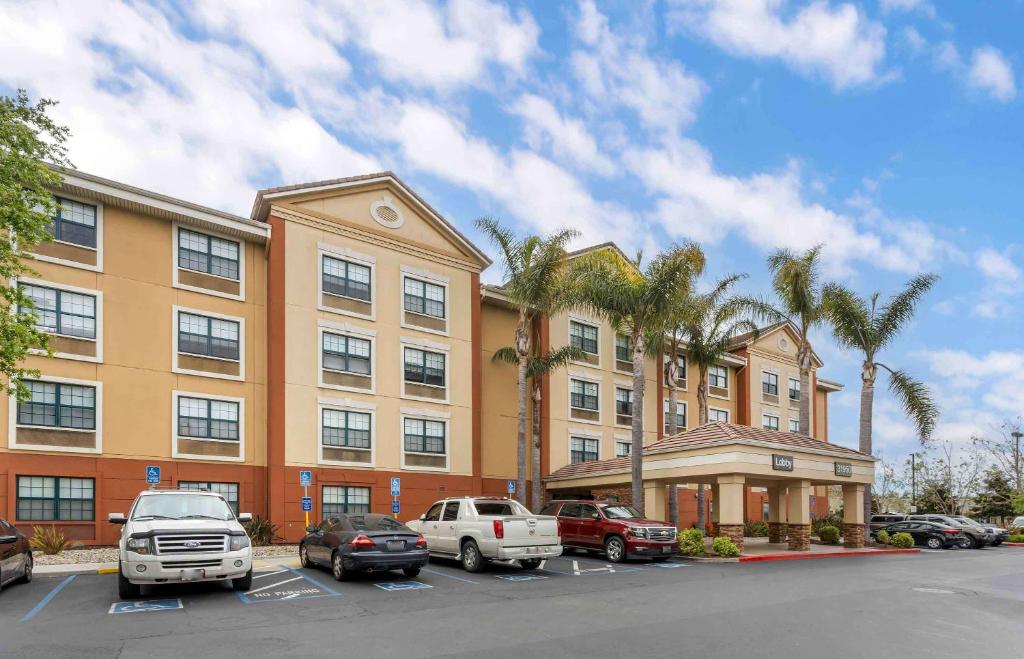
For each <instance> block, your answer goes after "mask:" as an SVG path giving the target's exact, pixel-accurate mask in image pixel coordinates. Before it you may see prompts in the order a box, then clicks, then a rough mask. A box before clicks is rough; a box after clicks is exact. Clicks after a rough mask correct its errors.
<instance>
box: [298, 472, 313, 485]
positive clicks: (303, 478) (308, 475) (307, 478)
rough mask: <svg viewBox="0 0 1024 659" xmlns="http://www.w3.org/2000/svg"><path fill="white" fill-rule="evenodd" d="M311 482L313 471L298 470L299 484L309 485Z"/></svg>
mask: <svg viewBox="0 0 1024 659" xmlns="http://www.w3.org/2000/svg"><path fill="white" fill-rule="evenodd" d="M312 484H313V472H311V471H300V472H299V485H301V486H302V487H309V486H310V485H312Z"/></svg>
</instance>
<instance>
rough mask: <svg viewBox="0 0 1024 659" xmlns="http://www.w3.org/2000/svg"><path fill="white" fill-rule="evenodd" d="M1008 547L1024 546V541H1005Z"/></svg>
mask: <svg viewBox="0 0 1024 659" xmlns="http://www.w3.org/2000/svg"><path fill="white" fill-rule="evenodd" d="M1003 545H1004V546H1006V547H1024V542H1004V543H1003Z"/></svg>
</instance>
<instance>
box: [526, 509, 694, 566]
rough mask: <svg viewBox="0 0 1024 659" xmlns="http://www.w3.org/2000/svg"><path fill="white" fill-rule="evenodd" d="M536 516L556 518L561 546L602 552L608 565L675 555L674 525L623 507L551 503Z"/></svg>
mask: <svg viewBox="0 0 1024 659" xmlns="http://www.w3.org/2000/svg"><path fill="white" fill-rule="evenodd" d="M540 514H541V515H555V516H557V517H558V534H559V535H560V536H561V537H562V546H563V547H567V548H568V547H572V548H576V549H589V550H604V553H605V555H606V556H607V557H608V560H609V561H611V562H612V563H619V562H621V561H623V560H625V559H627V558H639V557H649V558H653V559H654V560H665V559H667V558H669V557H671V556H673V555H674V554H678V553H679V543H678V542H677V540H676V528H675V527H674V526H671V525H669V524H666V523H665V522H658V521H655V520H651V519H644V518H643V517H641V516H640V513H638V512H637V511H635V510H633V508H632V507H631V506H628V505H626V504H622V503H617V502H615V501H552V502H551V503H549V504H548V505H546V506H544V508H543V509H542V510H541V511H540Z"/></svg>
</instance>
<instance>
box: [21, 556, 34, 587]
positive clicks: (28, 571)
mask: <svg viewBox="0 0 1024 659" xmlns="http://www.w3.org/2000/svg"><path fill="white" fill-rule="evenodd" d="M25 561H26V562H25V574H23V575H21V578H20V579H18V583H30V582H31V581H32V554H31V553H28V554H25Z"/></svg>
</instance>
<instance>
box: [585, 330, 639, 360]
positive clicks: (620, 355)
mask: <svg viewBox="0 0 1024 659" xmlns="http://www.w3.org/2000/svg"><path fill="white" fill-rule="evenodd" d="M594 338H595V340H596V339H597V335H596V334H595V335H594ZM632 343H633V342H632V341H630V340H629V337H628V336H626V335H625V334H616V335H615V359H617V360H618V361H620V362H632V361H633V346H632ZM594 352H597V350H594Z"/></svg>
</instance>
